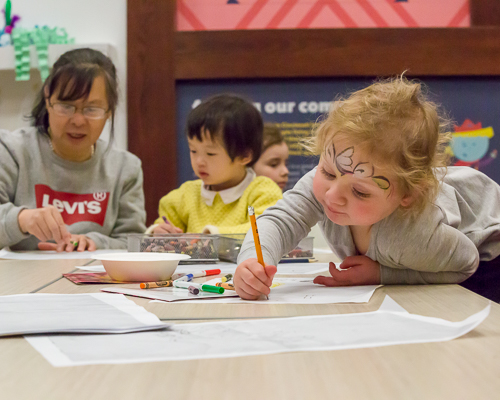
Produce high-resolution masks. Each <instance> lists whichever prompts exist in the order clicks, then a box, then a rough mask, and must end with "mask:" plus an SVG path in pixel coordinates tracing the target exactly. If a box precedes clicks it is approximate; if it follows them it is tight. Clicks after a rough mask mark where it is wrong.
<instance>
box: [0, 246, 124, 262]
mask: <svg viewBox="0 0 500 400" xmlns="http://www.w3.org/2000/svg"><path fill="white" fill-rule="evenodd" d="M126 252H127V250H96V251H72V252H71V253H68V252H66V251H63V252H61V253H58V252H56V251H42V250H34V251H11V250H9V249H8V248H4V249H2V250H0V258H4V259H7V260H78V259H89V258H90V256H91V255H96V254H105V253H106V254H107V253H126Z"/></svg>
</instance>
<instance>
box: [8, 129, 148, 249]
mask: <svg viewBox="0 0 500 400" xmlns="http://www.w3.org/2000/svg"><path fill="white" fill-rule="evenodd" d="M106 148H107V143H106V142H104V141H103V140H98V141H97V143H96V147H95V152H94V155H93V156H92V158H91V159H90V160H87V161H84V162H81V163H79V162H72V161H67V160H64V159H62V158H61V157H59V156H57V155H56V154H55V153H54V152H53V151H52V149H51V148H50V144H49V138H48V136H47V135H42V134H40V133H38V132H37V130H36V128H34V127H30V128H22V129H18V130H16V131H14V132H8V131H5V130H0V248H3V247H6V246H9V247H10V248H11V249H13V250H36V249H37V244H38V243H39V240H38V239H37V238H36V237H34V236H31V235H28V234H24V233H23V232H21V230H20V228H19V224H18V220H17V217H18V215H19V212H20V211H21V210H22V209H25V208H30V209H32V208H40V207H45V206H48V205H53V206H54V207H56V208H57V209H58V210H59V211H60V212H61V215H62V217H63V219H64V222H65V223H66V225H67V228H68V230H69V232H70V233H72V234H84V235H86V236H87V237H89V238H90V239H92V240H93V241H94V242H95V244H96V246H97V248H98V249H124V248H126V247H127V240H126V237H125V236H122V234H126V233H143V232H144V231H145V229H146V226H145V220H146V212H145V211H144V192H143V188H142V182H143V177H142V167H141V161H140V160H139V159H138V158H137V157H136V156H134V155H133V154H131V153H129V152H127V151H124V150H118V149H115V148H110V149H109V150H108V151H107V152H106Z"/></svg>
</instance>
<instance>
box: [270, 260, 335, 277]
mask: <svg viewBox="0 0 500 400" xmlns="http://www.w3.org/2000/svg"><path fill="white" fill-rule="evenodd" d="M321 272H324V273H326V274H327V275H328V276H329V275H330V274H329V273H328V263H284V264H278V272H276V275H313V274H319V273H321Z"/></svg>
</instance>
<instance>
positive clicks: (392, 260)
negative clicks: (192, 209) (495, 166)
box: [234, 77, 500, 301]
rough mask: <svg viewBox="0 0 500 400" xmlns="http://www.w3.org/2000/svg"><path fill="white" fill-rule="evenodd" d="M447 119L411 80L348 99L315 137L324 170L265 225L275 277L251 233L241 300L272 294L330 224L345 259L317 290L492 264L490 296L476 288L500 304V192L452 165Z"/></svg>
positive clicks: (238, 277)
mask: <svg viewBox="0 0 500 400" xmlns="http://www.w3.org/2000/svg"><path fill="white" fill-rule="evenodd" d="M442 122H443V120H442V119H441V120H440V118H439V117H438V113H437V110H436V106H435V105H434V104H433V103H431V102H429V101H428V100H427V99H426V98H425V96H424V95H423V94H422V89H421V85H420V84H418V83H412V82H409V81H408V80H406V79H405V78H403V77H401V78H397V79H393V80H388V81H383V82H378V83H375V84H373V85H371V86H369V87H368V88H366V89H363V90H360V91H357V92H355V93H353V94H351V96H350V97H348V98H347V99H345V100H343V101H339V102H337V103H336V104H335V107H334V108H333V109H332V111H331V112H330V113H329V115H328V117H327V118H326V120H324V121H323V122H322V123H321V124H319V126H318V127H317V129H316V131H315V138H314V139H313V147H314V150H315V153H316V154H318V155H320V161H319V165H318V166H317V167H316V168H314V169H313V170H312V171H310V172H309V173H307V174H306V175H305V176H304V177H303V178H302V179H301V180H300V181H299V182H298V183H297V184H296V185H295V187H294V188H293V189H291V190H289V191H287V192H286V193H285V194H284V198H283V200H280V201H279V202H278V203H277V204H276V206H274V207H271V208H269V209H268V210H266V212H265V213H264V214H263V215H262V216H261V217H260V218H259V219H258V228H259V233H260V242H261V244H262V250H263V254H264V260H265V261H267V263H268V265H269V266H267V267H266V268H265V269H264V268H262V266H261V265H260V264H259V263H258V262H257V260H256V259H255V246H254V243H253V238H252V235H251V234H249V235H247V236H246V238H245V241H244V243H243V246H242V249H241V252H240V255H239V257H238V263H239V265H238V267H237V270H236V273H235V277H234V283H235V287H236V291H237V293H238V294H239V295H240V296H241V297H242V298H244V299H255V298H258V297H259V295H261V294H266V295H267V294H269V292H270V289H269V288H270V286H271V283H272V279H273V276H274V274H275V273H276V266H275V265H277V263H278V261H279V260H280V258H281V256H282V255H283V254H286V253H287V252H289V251H290V250H291V249H293V248H294V247H295V246H296V245H297V243H298V242H299V241H300V240H301V239H302V238H304V237H305V236H306V235H307V233H308V232H309V230H310V228H311V227H312V226H313V225H314V224H316V223H319V225H320V227H321V230H322V232H323V234H324V237H325V238H327V240H329V244H330V247H331V249H332V250H333V251H334V252H335V253H336V255H337V256H338V257H339V258H340V259H343V260H344V261H343V263H342V264H341V265H340V269H339V270H337V269H336V267H335V265H334V264H333V263H330V274H331V277H325V276H319V277H316V278H315V280H314V282H315V283H317V284H322V285H326V286H350V285H376V284H385V285H387V284H428V283H460V282H462V281H464V280H466V279H467V278H469V277H470V276H471V275H472V274H474V272H475V271H476V269H477V268H478V265H480V266H479V270H478V272H477V273H476V274H479V275H481V274H483V273H486V274H487V275H489V288H488V287H481V285H476V286H475V287H474V288H473V290H475V291H477V292H478V293H480V294H483V295H486V296H488V297H489V298H491V299H493V300H496V301H499V300H500V257H499V254H500V187H499V186H498V184H496V183H495V182H494V181H492V180H491V179H489V178H488V177H487V176H486V175H484V174H482V173H481V172H478V171H476V170H474V169H472V168H468V167H449V168H447V169H446V168H443V167H445V166H446V157H445V146H446V144H447V142H448V140H449V136H450V134H449V133H444V132H443V128H444V125H443V123H442ZM480 261H481V263H480ZM474 277H475V275H473V276H472V278H471V279H474ZM466 283H467V282H466ZM488 289H491V291H490V292H488Z"/></svg>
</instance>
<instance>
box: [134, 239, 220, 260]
mask: <svg viewBox="0 0 500 400" xmlns="http://www.w3.org/2000/svg"><path fill="white" fill-rule="evenodd" d="M127 242H128V244H127V248H128V251H129V252H153V253H177V254H187V255H188V256H191V258H190V259H189V260H185V261H182V262H181V263H182V264H184V263H197V262H217V261H219V256H218V245H219V236H218V235H209V234H199V233H170V234H163V235H159V234H131V235H128V239H127Z"/></svg>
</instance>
